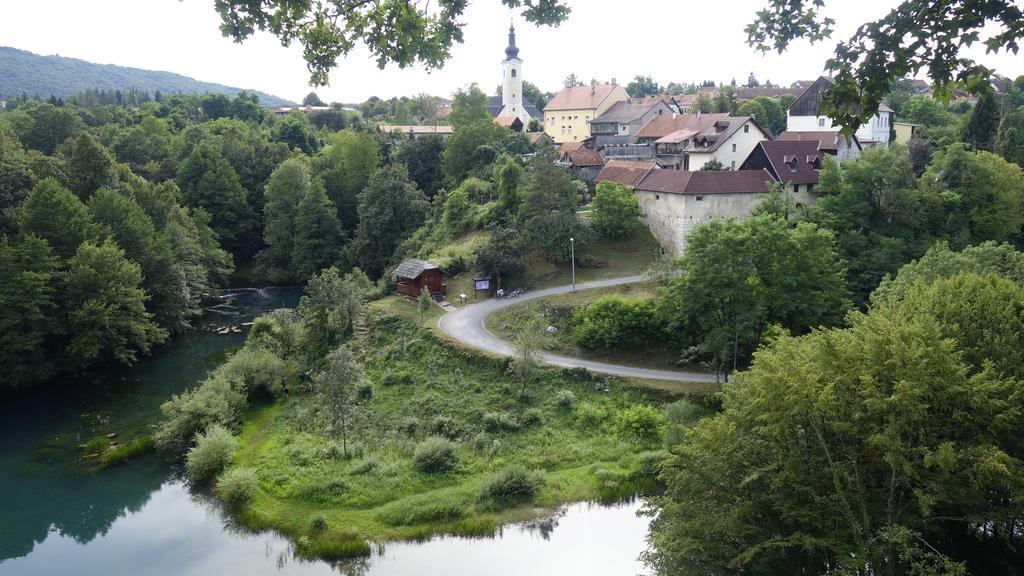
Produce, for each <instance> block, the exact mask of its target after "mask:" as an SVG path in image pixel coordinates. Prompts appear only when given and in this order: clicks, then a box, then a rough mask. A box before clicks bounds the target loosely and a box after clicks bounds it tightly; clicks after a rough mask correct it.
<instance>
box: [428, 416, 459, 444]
mask: <svg viewBox="0 0 1024 576" xmlns="http://www.w3.org/2000/svg"><path fill="white" fill-rule="evenodd" d="M430 431H431V433H433V434H437V435H438V436H444V437H445V438H448V439H449V440H454V439H456V438H458V437H459V436H460V435H462V426H460V425H459V423H458V422H456V421H455V419H454V418H452V417H451V416H444V415H441V416H435V417H434V419H433V420H431V421H430Z"/></svg>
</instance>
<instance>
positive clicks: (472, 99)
mask: <svg viewBox="0 0 1024 576" xmlns="http://www.w3.org/2000/svg"><path fill="white" fill-rule="evenodd" d="M483 120H486V121H488V122H489V121H490V120H491V113H490V112H488V111H487V95H486V94H484V93H483V91H482V90H480V87H479V86H477V85H476V84H470V85H469V87H467V88H466V89H462V88H460V89H458V90H456V91H455V96H454V97H453V98H452V112H451V114H449V115H448V121H449V122H451V124H452V126H454V127H455V128H456V129H459V128H462V127H464V126H468V125H470V124H472V123H474V122H480V121H483Z"/></svg>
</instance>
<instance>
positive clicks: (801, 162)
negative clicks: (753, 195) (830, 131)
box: [740, 140, 825, 194]
mask: <svg viewBox="0 0 1024 576" xmlns="http://www.w3.org/2000/svg"><path fill="white" fill-rule="evenodd" d="M819 146H820V143H819V142H818V141H817V140H765V141H764V142H761V143H760V144H758V145H757V148H754V151H753V152H751V153H750V156H749V157H747V159H746V160H744V161H743V165H742V166H741V167H740V170H767V171H768V172H769V173H770V174H771V176H772V179H773V180H775V181H776V182H778V183H780V184H782V185H783V186H786V187H787V188H788V189H790V190H791V191H792V192H793V193H794V194H801V193H807V194H809V193H811V192H813V191H814V188H815V186H817V185H818V178H819V174H820V171H821V166H822V163H823V162H824V154H825V153H824V152H822V151H821V150H820V149H819Z"/></svg>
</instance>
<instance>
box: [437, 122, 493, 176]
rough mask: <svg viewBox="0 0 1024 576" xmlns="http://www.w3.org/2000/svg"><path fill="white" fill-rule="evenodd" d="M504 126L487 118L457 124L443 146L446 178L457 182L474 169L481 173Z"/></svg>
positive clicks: (490, 158) (490, 160)
mask: <svg viewBox="0 0 1024 576" xmlns="http://www.w3.org/2000/svg"><path fill="white" fill-rule="evenodd" d="M504 130H505V129H504V128H502V127H501V126H498V125H497V124H495V123H494V122H492V121H491V120H490V119H489V118H488V119H487V120H479V121H477V122H473V123H471V124H467V125H465V126H462V127H460V128H456V130H455V132H454V133H453V134H452V135H451V136H449V137H448V142H447V143H446V144H445V148H444V159H443V162H442V166H443V169H444V175H445V177H447V178H448V181H449V182H451V183H452V184H456V185H457V184H458V183H460V182H462V180H464V179H465V178H467V177H468V176H471V175H473V174H474V170H476V171H477V172H476V173H478V174H479V175H481V176H483V175H484V174H486V170H487V169H488V168H489V166H490V163H491V162H492V161H493V160H494V158H495V156H496V155H497V152H496V146H497V143H498V140H499V139H500V138H501V136H502V132H503V131H504Z"/></svg>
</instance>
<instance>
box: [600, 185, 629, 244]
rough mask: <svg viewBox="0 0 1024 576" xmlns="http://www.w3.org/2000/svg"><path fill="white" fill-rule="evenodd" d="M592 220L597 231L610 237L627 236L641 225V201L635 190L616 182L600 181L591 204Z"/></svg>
mask: <svg viewBox="0 0 1024 576" xmlns="http://www.w3.org/2000/svg"><path fill="white" fill-rule="evenodd" d="M591 208H592V210H593V216H592V218H591V221H592V222H593V224H594V228H595V229H596V230H597V232H598V233H599V234H601V235H603V236H607V237H609V238H625V237H627V236H629V235H631V234H633V233H634V232H636V230H637V228H638V227H639V226H640V222H639V220H637V219H638V218H639V217H640V203H639V202H638V201H637V199H636V196H635V195H634V194H633V191H632V190H630V189H629V188H627V187H626V186H623V185H622V184H616V183H614V182H600V183H598V185H597V194H595V195H594V202H593V203H592V204H591Z"/></svg>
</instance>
